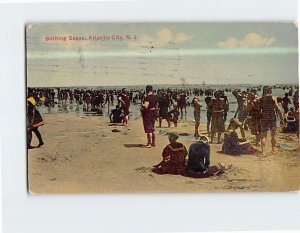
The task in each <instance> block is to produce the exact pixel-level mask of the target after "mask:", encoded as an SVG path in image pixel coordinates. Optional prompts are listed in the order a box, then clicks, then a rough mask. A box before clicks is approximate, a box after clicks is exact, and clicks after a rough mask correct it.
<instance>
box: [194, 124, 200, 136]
mask: <svg viewBox="0 0 300 233" xmlns="http://www.w3.org/2000/svg"><path fill="white" fill-rule="evenodd" d="M199 125H200V122H199V121H196V122H195V134H194V136H195V137H199V131H198V130H199Z"/></svg>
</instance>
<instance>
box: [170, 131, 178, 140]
mask: <svg viewBox="0 0 300 233" xmlns="http://www.w3.org/2000/svg"><path fill="white" fill-rule="evenodd" d="M168 135H169V138H171V139H174V140H177V139H178V138H179V136H178V134H177V133H174V132H170V133H168Z"/></svg>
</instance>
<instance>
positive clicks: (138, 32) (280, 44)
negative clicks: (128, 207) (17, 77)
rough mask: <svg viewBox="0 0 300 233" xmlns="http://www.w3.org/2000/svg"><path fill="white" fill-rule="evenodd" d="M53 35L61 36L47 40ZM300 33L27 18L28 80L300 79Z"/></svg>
mask: <svg viewBox="0 0 300 233" xmlns="http://www.w3.org/2000/svg"><path fill="white" fill-rule="evenodd" d="M127 35H129V36H130V38H127V39H126V36H127ZM55 36H56V37H59V38H60V39H61V40H48V41H47V40H46V39H47V38H48V39H51V38H53V37H55ZM69 36H71V37H82V38H83V39H86V40H79V41H75V40H69ZM90 36H98V37H100V36H103V37H106V40H104V41H101V40H97V41H96V40H89V37H90ZM64 37H65V38H66V40H65V41H64V40H62V39H64ZM120 37H123V38H124V40H122V41H120V40H119V38H120ZM107 38H109V39H107ZM56 39H57V38H56ZM297 41H298V39H297V27H296V26H295V25H294V24H293V23H140V24H122V23H114V24H113V23H112V24H108V23H106V24H103V23H93V24H29V25H27V28H26V43H27V67H28V69H27V72H28V73H27V80H28V86H31V87H52V86H114V85H115V86H120V85H126V86H127V85H144V84H181V83H182V81H184V82H186V83H188V84H201V83H202V82H203V81H205V82H206V83H207V84H282V83H298V42H297Z"/></svg>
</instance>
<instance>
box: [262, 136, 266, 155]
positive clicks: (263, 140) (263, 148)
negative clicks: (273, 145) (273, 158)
mask: <svg viewBox="0 0 300 233" xmlns="http://www.w3.org/2000/svg"><path fill="white" fill-rule="evenodd" d="M266 138H267V137H266V136H264V137H262V138H261V155H262V156H265V155H266V151H265V150H266Z"/></svg>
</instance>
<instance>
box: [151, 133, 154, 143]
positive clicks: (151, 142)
mask: <svg viewBox="0 0 300 233" xmlns="http://www.w3.org/2000/svg"><path fill="white" fill-rule="evenodd" d="M151 146H155V133H154V132H153V133H152V142H151Z"/></svg>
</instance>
